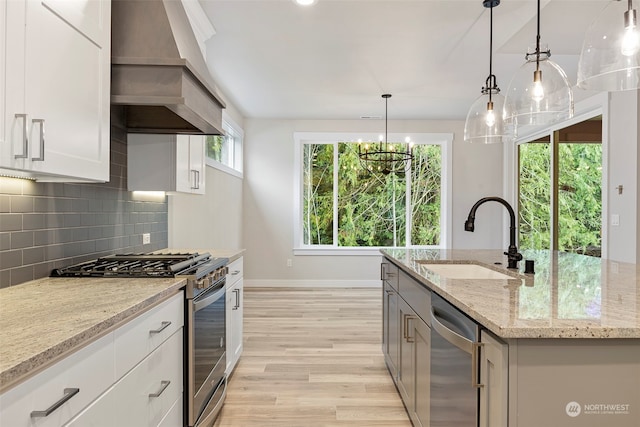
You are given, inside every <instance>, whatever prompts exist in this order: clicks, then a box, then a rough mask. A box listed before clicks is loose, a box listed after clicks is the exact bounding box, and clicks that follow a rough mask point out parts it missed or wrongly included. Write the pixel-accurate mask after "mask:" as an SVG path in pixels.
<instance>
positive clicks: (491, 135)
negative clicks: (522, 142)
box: [464, 0, 508, 144]
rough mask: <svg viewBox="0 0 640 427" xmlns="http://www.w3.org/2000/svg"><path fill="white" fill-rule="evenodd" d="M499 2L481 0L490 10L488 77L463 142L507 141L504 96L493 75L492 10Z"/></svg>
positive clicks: (467, 126) (466, 126)
mask: <svg viewBox="0 0 640 427" xmlns="http://www.w3.org/2000/svg"><path fill="white" fill-rule="evenodd" d="M499 4H500V0H483V2H482V5H483V6H484V7H486V8H489V10H490V20H489V77H487V80H486V81H485V85H484V86H483V87H482V90H481V95H480V97H478V98H477V99H476V100H475V102H474V103H473V104H472V105H471V108H470V109H469V113H468V114H467V121H466V122H465V124H464V140H465V141H468V142H481V143H484V144H493V143H496V142H502V141H503V139H507V138H508V135H507V132H506V131H505V126H504V121H503V118H502V112H503V108H504V96H502V95H501V94H500V88H499V87H498V82H497V79H496V76H495V75H494V74H493V8H494V7H495V6H498V5H499Z"/></svg>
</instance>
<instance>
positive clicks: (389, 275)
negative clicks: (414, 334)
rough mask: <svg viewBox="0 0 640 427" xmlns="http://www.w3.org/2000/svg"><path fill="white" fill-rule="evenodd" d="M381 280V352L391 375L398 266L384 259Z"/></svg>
mask: <svg viewBox="0 0 640 427" xmlns="http://www.w3.org/2000/svg"><path fill="white" fill-rule="evenodd" d="M380 276H381V277H380V279H381V280H382V319H383V322H382V353H383V354H384V360H385V363H386V364H387V368H388V369H389V372H390V373H391V376H392V377H393V378H394V380H395V379H396V376H397V373H398V370H397V368H398V355H399V350H400V347H399V346H400V340H399V333H400V325H399V322H398V319H399V317H398V267H396V266H395V265H393V264H391V263H390V262H389V261H387V260H386V259H385V260H384V261H383V262H382V264H381V266H380Z"/></svg>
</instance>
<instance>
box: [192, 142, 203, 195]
mask: <svg viewBox="0 0 640 427" xmlns="http://www.w3.org/2000/svg"><path fill="white" fill-rule="evenodd" d="M205 142H206V139H205V136H204V135H191V136H190V137H189V175H190V177H191V192H192V193H195V194H204V186H205Z"/></svg>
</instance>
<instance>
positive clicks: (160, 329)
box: [149, 321, 171, 334]
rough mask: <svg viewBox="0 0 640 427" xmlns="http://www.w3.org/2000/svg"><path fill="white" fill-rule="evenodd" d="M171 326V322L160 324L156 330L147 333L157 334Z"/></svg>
mask: <svg viewBox="0 0 640 427" xmlns="http://www.w3.org/2000/svg"><path fill="white" fill-rule="evenodd" d="M170 324H171V322H167V321H165V322H162V323H161V324H160V327H159V328H158V329H152V330H150V331H149V333H150V334H159V333H160V332H162V331H164V330H165V329H167V328H168V327H169V325H170Z"/></svg>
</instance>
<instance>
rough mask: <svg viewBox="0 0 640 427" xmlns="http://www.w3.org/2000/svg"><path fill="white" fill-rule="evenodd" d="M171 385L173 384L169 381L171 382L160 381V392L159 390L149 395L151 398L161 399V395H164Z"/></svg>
mask: <svg viewBox="0 0 640 427" xmlns="http://www.w3.org/2000/svg"><path fill="white" fill-rule="evenodd" d="M169 384H171V381H169V380H167V381H160V390H158V391H157V392H155V393H149V397H160V395H161V394H162V393H164V391H165V390H166V389H167V387H169Z"/></svg>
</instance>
